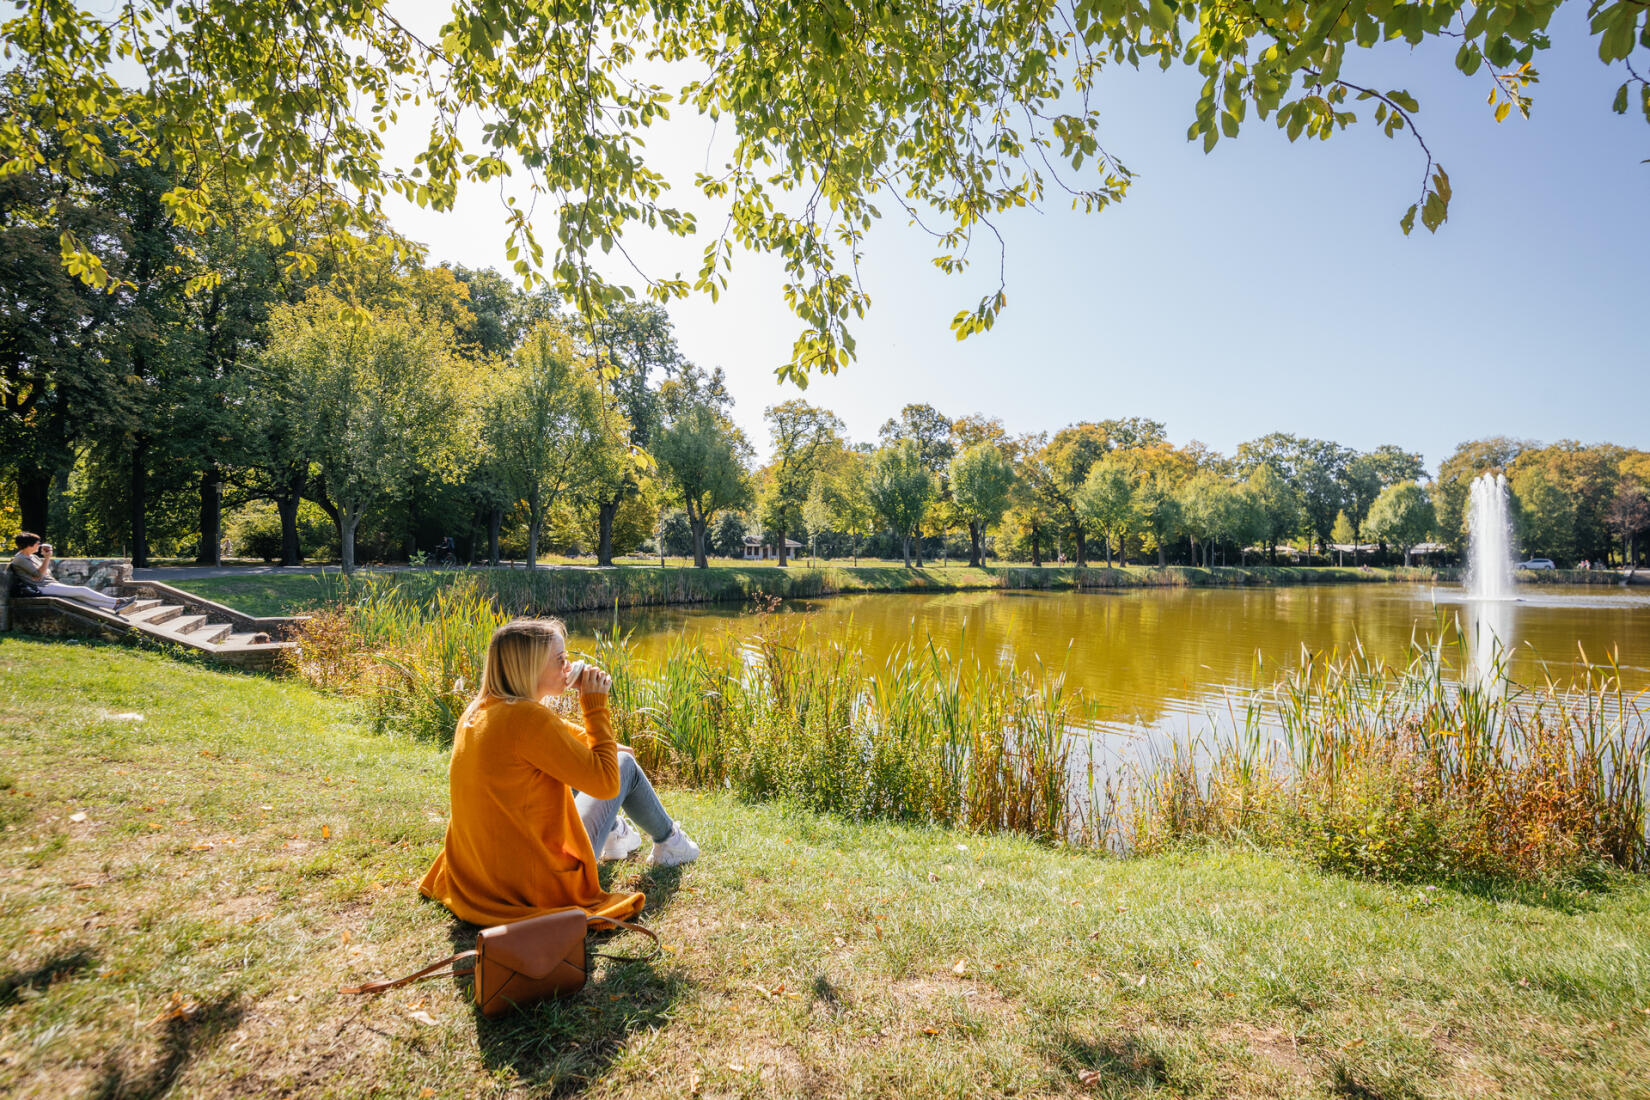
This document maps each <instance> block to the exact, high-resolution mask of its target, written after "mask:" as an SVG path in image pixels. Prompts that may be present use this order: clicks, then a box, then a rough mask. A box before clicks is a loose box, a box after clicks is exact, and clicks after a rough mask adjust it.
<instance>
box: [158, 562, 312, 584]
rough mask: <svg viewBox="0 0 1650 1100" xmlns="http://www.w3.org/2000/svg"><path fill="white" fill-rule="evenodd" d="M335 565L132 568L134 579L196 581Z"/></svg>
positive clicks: (272, 575)
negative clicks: (205, 578)
mask: <svg viewBox="0 0 1650 1100" xmlns="http://www.w3.org/2000/svg"><path fill="white" fill-rule="evenodd" d="M336 572H338V567H337V566H336V565H286V566H283V565H156V566H150V567H149V568H147V569H134V570H132V579H133V580H135V581H161V582H162V583H165V582H167V581H196V580H200V579H201V578H202V577H278V576H285V575H291V574H297V573H303V574H308V575H310V576H314V575H315V574H317V573H336Z"/></svg>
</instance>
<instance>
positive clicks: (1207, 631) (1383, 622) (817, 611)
mask: <svg viewBox="0 0 1650 1100" xmlns="http://www.w3.org/2000/svg"><path fill="white" fill-rule="evenodd" d="M1520 595H1521V597H1522V598H1521V599H1518V600H1516V601H1511V602H1504V603H1496V604H1493V605H1484V604H1477V603H1472V602H1469V601H1466V600H1464V599H1463V598H1462V593H1461V591H1460V589H1458V588H1455V587H1453V586H1439V587H1436V588H1434V587H1429V586H1415V585H1396V584H1394V585H1386V584H1366V585H1333V586H1329V585H1325V586H1300V587H1286V588H1144V589H1126V590H1110V591H1099V592H1057V593H1045V592H1004V591H979V592H959V593H945V594H938V595H923V594H888V595H872V596H842V597H836V598H834V599H827V600H819V601H813V602H800V601H799V602H794V603H792V604H791V605H789V606H788V607H787V608H786V609H785V610H786V611H787V612H788V613H791V614H796V615H799V616H803V617H804V620H805V623H806V625H807V626H808V627H809V628H810V629H811V630H814V631H817V632H819V634H820V635H822V636H825V637H830V638H841V639H844V640H845V641H847V642H848V643H849V644H851V645H853V646H857V647H859V648H861V649H863V650H864V652H865V654H866V656H867V657H868V658H870V660H871V661H872V663H873V664H875V663H880V662H881V661H882V660H883V659H884V658H885V657H886V656H888V655H889V654H891V653H893V652H895V651H896V650H898V649H900V648H901V647H903V646H904V645H906V644H907V643H908V642H911V641H916V642H917V643H919V644H926V643H927V642H928V641H930V640H931V641H932V642H933V643H934V644H936V645H939V646H943V647H946V648H947V649H949V650H950V651H951V652H953V653H957V654H961V653H968V654H972V655H974V656H976V657H978V658H979V659H980V660H981V662H982V663H984V664H986V665H988V666H991V665H996V664H1001V663H1003V662H1005V660H1007V659H1009V658H1012V659H1014V660H1016V661H1018V663H1019V664H1020V666H1021V667H1022V668H1024V667H1035V663H1036V662H1037V661H1038V660H1039V659H1040V660H1041V661H1042V662H1043V664H1044V665H1045V667H1048V668H1049V669H1050V670H1051V671H1059V670H1061V669H1064V671H1065V675H1066V677H1067V683H1068V684H1069V685H1070V686H1072V687H1076V688H1080V689H1081V690H1082V693H1083V695H1084V697H1085V698H1087V699H1088V700H1090V701H1091V702H1092V703H1094V704H1095V705H1096V706H1097V708H1098V709H1099V726H1100V728H1102V729H1104V730H1106V731H1108V732H1117V733H1123V732H1130V733H1135V734H1139V733H1146V732H1156V733H1159V734H1174V733H1185V732H1195V731H1197V730H1199V729H1202V728H1206V727H1209V726H1211V725H1223V724H1224V723H1223V722H1222V721H1221V720H1220V719H1221V716H1222V715H1224V714H1225V713H1226V712H1227V702H1228V699H1229V697H1232V696H1233V695H1235V694H1237V693H1238V692H1241V691H1242V690H1243V689H1246V688H1248V687H1250V686H1251V685H1253V684H1255V683H1257V682H1269V681H1270V680H1271V679H1273V678H1274V677H1275V675H1276V674H1277V671H1278V670H1279V669H1280V668H1282V667H1284V666H1287V665H1289V664H1291V663H1298V662H1299V660H1300V658H1301V654H1302V650H1303V647H1304V648H1305V650H1306V651H1309V652H1323V651H1329V650H1337V649H1338V650H1340V651H1341V652H1345V651H1347V650H1349V649H1350V648H1351V647H1353V646H1354V645H1357V644H1361V645H1362V646H1363V649H1364V651H1365V652H1366V653H1367V654H1368V655H1369V656H1371V657H1376V658H1380V659H1383V660H1385V661H1387V662H1390V663H1396V664H1399V665H1402V664H1403V663H1404V662H1405V661H1406V660H1407V655H1408V653H1409V649H1410V645H1411V642H1412V639H1425V638H1426V637H1427V636H1429V635H1431V636H1436V635H1437V634H1438V632H1439V631H1440V629H1444V630H1451V629H1453V628H1455V627H1457V626H1459V628H1460V629H1462V630H1464V631H1466V633H1467V635H1468V636H1469V637H1481V638H1484V639H1488V638H1490V637H1491V636H1492V635H1493V636H1494V637H1496V638H1499V639H1500V644H1501V645H1502V646H1504V647H1505V648H1506V650H1507V653H1508V656H1509V661H1510V670H1511V673H1512V676H1513V678H1514V679H1515V680H1517V681H1518V682H1520V683H1524V684H1532V685H1538V684H1541V683H1544V682H1545V680H1546V678H1547V677H1551V678H1553V679H1554V680H1556V681H1560V682H1563V683H1568V682H1569V681H1570V679H1571V678H1572V677H1573V676H1574V674H1575V673H1576V671H1577V670H1578V668H1579V662H1580V661H1581V658H1582V654H1583V653H1584V654H1585V655H1586V657H1587V658H1588V659H1590V660H1592V661H1594V662H1600V661H1603V660H1605V659H1606V658H1607V657H1609V656H1611V655H1613V656H1614V660H1615V662H1616V664H1617V666H1618V667H1619V669H1620V673H1621V678H1622V683H1623V686H1624V687H1625V688H1626V690H1627V691H1628V692H1629V693H1635V692H1640V691H1644V690H1646V689H1650V593H1646V594H1640V590H1628V591H1620V592H1617V591H1612V590H1608V589H1602V590H1601V589H1599V588H1563V587H1555V586H1547V585H1542V586H1540V587H1539V588H1536V587H1535V586H1527V587H1524V588H1521V589H1520ZM754 623H755V620H754V618H753V617H752V615H751V613H750V611H749V609H745V608H739V607H733V606H710V607H705V606H699V607H672V608H660V609H653V610H631V611H627V612H621V614H620V619H619V625H620V627H621V629H622V630H628V631H630V632H631V637H632V641H633V642H634V643H635V644H636V647H637V649H638V651H639V655H640V656H642V657H643V658H644V659H645V658H649V657H653V656H656V655H658V654H659V653H660V652H661V651H662V650H663V648H664V645H665V642H666V640H667V639H668V638H669V637H670V636H671V635H673V634H675V633H678V632H683V631H687V632H707V631H709V632H730V631H731V632H733V633H734V634H735V635H741V634H744V633H748V632H749V631H750V630H751V629H753V627H754ZM611 625H612V619H611V617H606V618H604V617H602V616H580V617H573V618H570V620H569V626H570V628H571V629H572V630H573V632H574V635H575V636H574V638H573V639H572V641H573V646H574V648H580V647H582V646H584V645H587V644H588V643H589V640H590V637H591V635H592V634H593V633H594V632H595V631H597V630H605V629H610V628H611ZM1473 648H1474V647H1470V646H1469V647H1467V649H1466V650H1465V651H1464V652H1455V651H1454V650H1453V648H1452V651H1451V653H1450V654H1449V662H1450V664H1451V667H1452V668H1454V669H1456V670H1457V674H1463V673H1464V672H1466V671H1467V668H1470V666H1471V664H1472V661H1473V653H1472V649H1473ZM1476 648H1477V649H1478V650H1479V655H1478V658H1477V659H1478V660H1479V661H1480V662H1482V661H1484V660H1485V659H1486V656H1485V652H1484V651H1485V650H1487V649H1489V648H1490V647H1489V646H1487V645H1480V646H1478V647H1476ZM1463 658H1464V660H1463ZM1463 666H1466V667H1463Z"/></svg>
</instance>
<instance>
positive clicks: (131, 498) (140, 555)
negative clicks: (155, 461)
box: [126, 436, 149, 569]
mask: <svg viewBox="0 0 1650 1100" xmlns="http://www.w3.org/2000/svg"><path fill="white" fill-rule="evenodd" d="M148 450H149V446H148V444H147V443H145V442H144V440H143V437H142V436H139V437H138V440H137V443H136V444H135V445H134V446H133V447H132V470H131V478H130V480H129V482H128V484H127V490H126V492H127V505H128V508H129V509H130V511H129V515H130V517H131V526H132V567H133V568H134V569H142V568H144V567H145V566H147V565H148V564H149V531H148V528H147V527H146V526H145V525H144V513H145V512H146V511H147V510H148V506H149V470H148V467H147V465H146V463H145V459H146V457H147V454H148Z"/></svg>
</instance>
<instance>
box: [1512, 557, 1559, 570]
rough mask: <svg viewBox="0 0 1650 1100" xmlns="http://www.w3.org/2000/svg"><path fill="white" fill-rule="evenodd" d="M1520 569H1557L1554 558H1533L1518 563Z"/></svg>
mask: <svg viewBox="0 0 1650 1100" xmlns="http://www.w3.org/2000/svg"><path fill="white" fill-rule="evenodd" d="M1518 568H1520V569H1555V568H1557V567H1556V566H1555V565H1553V559H1552V558H1531V559H1530V560H1529V561H1521V562H1519V563H1518Z"/></svg>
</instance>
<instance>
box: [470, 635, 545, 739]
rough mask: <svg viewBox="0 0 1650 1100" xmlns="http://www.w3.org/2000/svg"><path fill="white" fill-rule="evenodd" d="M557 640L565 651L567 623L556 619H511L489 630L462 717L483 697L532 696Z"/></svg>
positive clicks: (484, 698) (534, 695)
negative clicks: (473, 693)
mask: <svg viewBox="0 0 1650 1100" xmlns="http://www.w3.org/2000/svg"><path fill="white" fill-rule="evenodd" d="M558 641H559V642H560V643H561V645H562V650H563V652H565V651H566V648H567V627H566V626H564V625H563V624H562V621H561V620H560V619H511V620H510V621H509V622H507V623H505V624H504V625H503V626H501V627H499V628H498V629H497V630H495V631H493V636H492V637H491V638H490V639H488V641H487V657H486V659H485V660H484V661H483V662H482V665H481V690H480V691H478V692H476V697H475V698H474V699H472V700H470V705H469V706H468V707H466V708H464V718H465V719H467V718H469V716H470V714H471V712H472V711H474V710H475V709H476V707H478V706H480V705H481V704H482V701H483V700H486V699H509V700H512V701H518V702H519V701H521V700H523V699H536V698H537V697H538V685H539V676H540V675H541V674H543V672H544V666H545V665H547V664H549V663H550V657H551V654H552V653H553V652H554V648H555V643H556V642H558ZM459 724H460V725H462V724H463V719H461V720H460V722H459Z"/></svg>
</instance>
